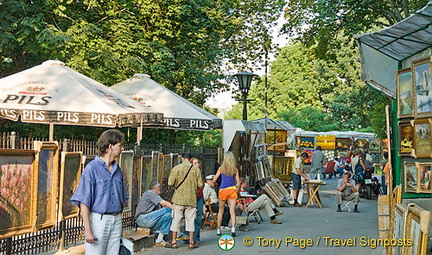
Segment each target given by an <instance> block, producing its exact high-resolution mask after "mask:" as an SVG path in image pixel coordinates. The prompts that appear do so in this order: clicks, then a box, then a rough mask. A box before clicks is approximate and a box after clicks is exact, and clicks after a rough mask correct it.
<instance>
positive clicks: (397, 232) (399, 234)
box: [392, 204, 407, 255]
mask: <svg viewBox="0 0 432 255" xmlns="http://www.w3.org/2000/svg"><path fill="white" fill-rule="evenodd" d="M394 211H395V218H394V230H393V239H394V240H400V239H404V233H405V221H406V213H407V208H406V206H404V205H403V204H395V206H394ZM403 250H404V249H403V247H402V246H399V245H396V246H394V247H393V253H392V254H396V255H399V254H400V255H402V254H404V253H403Z"/></svg>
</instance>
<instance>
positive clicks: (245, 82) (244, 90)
mask: <svg viewBox="0 0 432 255" xmlns="http://www.w3.org/2000/svg"><path fill="white" fill-rule="evenodd" d="M234 76H235V77H237V80H238V83H239V88H240V92H241V94H242V96H243V99H237V101H243V120H247V101H252V100H251V99H247V95H248V93H249V90H250V87H251V84H252V78H253V77H254V76H258V75H256V74H253V73H249V72H241V73H238V74H234Z"/></svg>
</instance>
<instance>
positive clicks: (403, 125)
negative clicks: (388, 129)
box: [398, 121, 414, 156]
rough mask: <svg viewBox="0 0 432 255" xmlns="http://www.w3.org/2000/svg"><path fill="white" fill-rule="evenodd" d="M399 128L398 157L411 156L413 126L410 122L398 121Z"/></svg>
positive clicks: (412, 149)
mask: <svg viewBox="0 0 432 255" xmlns="http://www.w3.org/2000/svg"><path fill="white" fill-rule="evenodd" d="M398 128H399V146H398V148H399V151H398V152H399V156H411V155H412V154H413V151H414V126H413V125H412V123H411V122H410V121H400V122H399V124H398Z"/></svg>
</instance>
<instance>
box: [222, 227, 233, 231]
mask: <svg viewBox="0 0 432 255" xmlns="http://www.w3.org/2000/svg"><path fill="white" fill-rule="evenodd" d="M221 230H225V231H230V230H231V228H230V227H228V226H222V227H221Z"/></svg>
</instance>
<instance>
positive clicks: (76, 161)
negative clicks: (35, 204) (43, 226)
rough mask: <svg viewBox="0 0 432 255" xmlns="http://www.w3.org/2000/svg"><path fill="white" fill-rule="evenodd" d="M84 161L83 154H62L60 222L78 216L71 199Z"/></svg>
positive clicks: (76, 208)
mask: <svg viewBox="0 0 432 255" xmlns="http://www.w3.org/2000/svg"><path fill="white" fill-rule="evenodd" d="M82 161H83V155H82V152H62V153H61V170H60V197H59V208H60V213H59V221H60V220H63V219H69V218H73V217H76V216H78V212H79V210H78V207H77V206H76V205H75V204H74V203H72V202H71V201H70V199H71V197H72V195H73V194H74V192H75V190H76V189H77V187H78V184H79V181H80V178H81V173H82V166H83V164H82Z"/></svg>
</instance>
